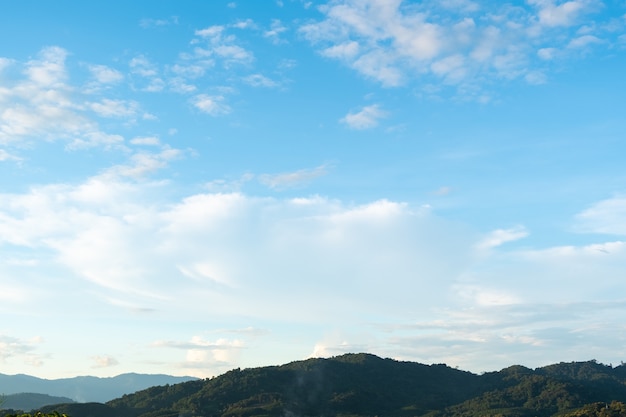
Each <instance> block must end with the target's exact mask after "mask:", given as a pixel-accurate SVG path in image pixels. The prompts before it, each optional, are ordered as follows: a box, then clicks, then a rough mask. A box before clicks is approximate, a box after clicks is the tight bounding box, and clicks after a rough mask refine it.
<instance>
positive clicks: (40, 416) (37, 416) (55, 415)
mask: <svg viewBox="0 0 626 417" xmlns="http://www.w3.org/2000/svg"><path fill="white" fill-rule="evenodd" d="M5 417H68V415H67V414H61V413H59V412H58V411H53V412H51V413H42V412H41V411H38V412H36V413H34V414H30V413H21V414H6V415H5Z"/></svg>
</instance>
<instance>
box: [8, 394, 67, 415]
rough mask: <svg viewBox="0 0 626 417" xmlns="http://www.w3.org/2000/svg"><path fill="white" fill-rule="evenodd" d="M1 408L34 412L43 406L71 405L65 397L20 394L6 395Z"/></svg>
mask: <svg viewBox="0 0 626 417" xmlns="http://www.w3.org/2000/svg"><path fill="white" fill-rule="evenodd" d="M4 400H5V401H4V403H3V404H2V407H3V408H5V409H15V410H25V411H29V410H34V409H39V408H41V407H43V406H45V405H50V404H61V403H71V402H72V400H71V399H70V398H67V397H53V396H50V395H46V394H34V393H20V394H11V395H7V396H6V397H5V398H4Z"/></svg>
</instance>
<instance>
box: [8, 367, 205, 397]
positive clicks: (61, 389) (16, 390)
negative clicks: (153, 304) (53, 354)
mask: <svg viewBox="0 0 626 417" xmlns="http://www.w3.org/2000/svg"><path fill="white" fill-rule="evenodd" d="M194 379H195V378H192V377H175V376H170V375H148V374H135V373H130V374H122V375H118V376H115V377H110V378H98V377H94V376H79V377H74V378H62V379H42V378H36V377H33V376H29V375H21V374H20V375H5V374H0V393H1V394H5V395H11V394H20V393H25V392H29V393H39V394H47V395H51V396H58V397H67V398H69V399H71V400H72V401H77V402H88V401H97V402H106V401H109V400H112V399H114V398H118V397H121V396H122V395H124V394H130V393H133V392H136V391H140V390H143V389H146V388H149V387H152V386H155V385H165V384H177V383H180V382H185V381H190V380H194Z"/></svg>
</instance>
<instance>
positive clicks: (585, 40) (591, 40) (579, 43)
mask: <svg viewBox="0 0 626 417" xmlns="http://www.w3.org/2000/svg"><path fill="white" fill-rule="evenodd" d="M597 43H602V40H601V39H599V38H598V37H596V36H593V35H584V36H579V37H578V38H574V39H572V40H571V41H570V43H569V44H567V47H568V48H584V47H587V46H589V45H593V44H597Z"/></svg>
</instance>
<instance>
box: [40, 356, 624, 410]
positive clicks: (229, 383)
mask: <svg viewBox="0 0 626 417" xmlns="http://www.w3.org/2000/svg"><path fill="white" fill-rule="evenodd" d="M625 403H626V366H624V365H620V366H616V367H613V366H611V365H604V364H601V363H598V362H596V361H594V360H592V361H587V362H571V363H559V364H555V365H550V366H546V367H542V368H537V369H534V370H533V369H529V368H526V367H523V366H517V365H516V366H511V367H509V368H505V369H503V370H501V371H498V372H488V373H485V374H482V375H476V374H473V373H470V372H465V371H461V370H458V369H454V368H451V367H449V366H447V365H445V364H435V365H424V364H419V363H414V362H400V361H395V360H392V359H382V358H379V357H377V356H374V355H370V354H348V355H342V356H337V357H334V358H329V359H308V360H305V361H298V362H292V363H288V364H286V365H282V366H270V367H263V368H251V369H243V370H242V369H235V370H232V371H229V372H227V373H225V374H223V375H221V376H219V377H215V378H211V379H206V380H195V381H189V382H184V383H180V384H175V385H169V386H158V387H152V388H148V389H145V390H143V391H139V392H136V393H134V394H129V395H125V396H123V397H121V398H117V399H115V400H112V401H109V402H107V403H105V404H100V403H87V404H86V403H74V404H61V405H55V406H50V407H43V408H42V411H43V412H51V411H53V410H57V411H58V412H60V413H66V414H68V415H69V416H71V417H111V416H115V417H197V416H204V417H209V416H221V417H248V416H266V417H269V416H276V417H284V416H291V417H298V416H311V417H313V416H315V417H320V416H333V417H373V416H386V417H412V416H423V417H485V416H503V417H504V416H506V417H534V416H536V417H553V416H558V417H578V416H585V417H609V416H611V417H613V416H626V404H625Z"/></svg>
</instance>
